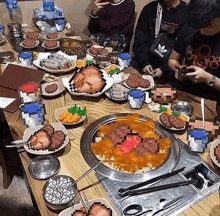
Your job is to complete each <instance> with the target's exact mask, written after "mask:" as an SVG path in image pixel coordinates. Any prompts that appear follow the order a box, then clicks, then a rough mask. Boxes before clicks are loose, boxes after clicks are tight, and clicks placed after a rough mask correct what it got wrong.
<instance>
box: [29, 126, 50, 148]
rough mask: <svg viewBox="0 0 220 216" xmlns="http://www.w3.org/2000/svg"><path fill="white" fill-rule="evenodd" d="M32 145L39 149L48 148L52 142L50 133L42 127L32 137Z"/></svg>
mask: <svg viewBox="0 0 220 216" xmlns="http://www.w3.org/2000/svg"><path fill="white" fill-rule="evenodd" d="M30 143H31V147H32V148H33V149H37V150H43V149H47V148H48V147H49V146H50V144H51V139H50V136H49V134H48V133H47V132H46V131H45V130H43V129H41V130H39V131H37V132H35V133H34V134H33V135H32V136H31V138H30Z"/></svg>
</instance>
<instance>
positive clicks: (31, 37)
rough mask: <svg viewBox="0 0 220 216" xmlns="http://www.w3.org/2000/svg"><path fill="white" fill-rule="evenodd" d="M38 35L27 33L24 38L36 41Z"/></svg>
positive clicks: (36, 33)
mask: <svg viewBox="0 0 220 216" xmlns="http://www.w3.org/2000/svg"><path fill="white" fill-rule="evenodd" d="M38 36H39V33H38V32H27V33H26V37H27V38H29V39H36V38H38Z"/></svg>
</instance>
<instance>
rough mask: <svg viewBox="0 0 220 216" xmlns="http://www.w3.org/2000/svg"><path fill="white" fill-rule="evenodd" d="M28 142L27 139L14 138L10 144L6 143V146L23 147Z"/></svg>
mask: <svg viewBox="0 0 220 216" xmlns="http://www.w3.org/2000/svg"><path fill="white" fill-rule="evenodd" d="M29 143H30V142H29V141H28V140H16V141H12V142H11V144H10V145H6V146H5V147H6V148H15V147H16V148H20V147H23V146H24V145H26V144H29Z"/></svg>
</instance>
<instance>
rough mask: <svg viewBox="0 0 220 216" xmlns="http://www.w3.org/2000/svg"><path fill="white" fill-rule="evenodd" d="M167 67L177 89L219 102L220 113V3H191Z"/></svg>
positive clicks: (218, 0)
mask: <svg viewBox="0 0 220 216" xmlns="http://www.w3.org/2000/svg"><path fill="white" fill-rule="evenodd" d="M182 57H184V59H185V60H184V62H183V63H181V64H180V61H179V59H181V58H182ZM168 65H169V66H170V68H171V69H172V70H173V71H174V72H175V77H176V78H177V79H176V80H175V82H173V86H174V87H175V88H177V89H178V90H181V91H185V92H187V93H190V94H193V95H196V96H199V97H203V98H207V99H210V100H215V101H217V105H218V106H217V112H218V113H219V114H220V0H191V1H190V3H189V6H188V10H187V20H186V24H185V25H184V26H183V28H181V30H180V31H179V34H178V37H177V40H176V41H175V44H174V46H173V52H172V53H171V55H170V59H169V61H168Z"/></svg>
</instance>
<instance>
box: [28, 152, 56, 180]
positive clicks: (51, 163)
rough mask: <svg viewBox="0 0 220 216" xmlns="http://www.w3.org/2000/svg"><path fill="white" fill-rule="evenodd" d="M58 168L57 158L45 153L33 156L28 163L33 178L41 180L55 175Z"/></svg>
mask: <svg viewBox="0 0 220 216" xmlns="http://www.w3.org/2000/svg"><path fill="white" fill-rule="evenodd" d="M59 170H60V161H59V160H58V158H56V157H54V156H51V155H45V156H39V157H36V158H34V159H33V160H32V161H31V162H30V164H29V172H30V174H31V176H32V177H33V178H35V179H39V180H43V179H48V178H50V177H52V176H54V175H56V174H57V173H58V172H59Z"/></svg>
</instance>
